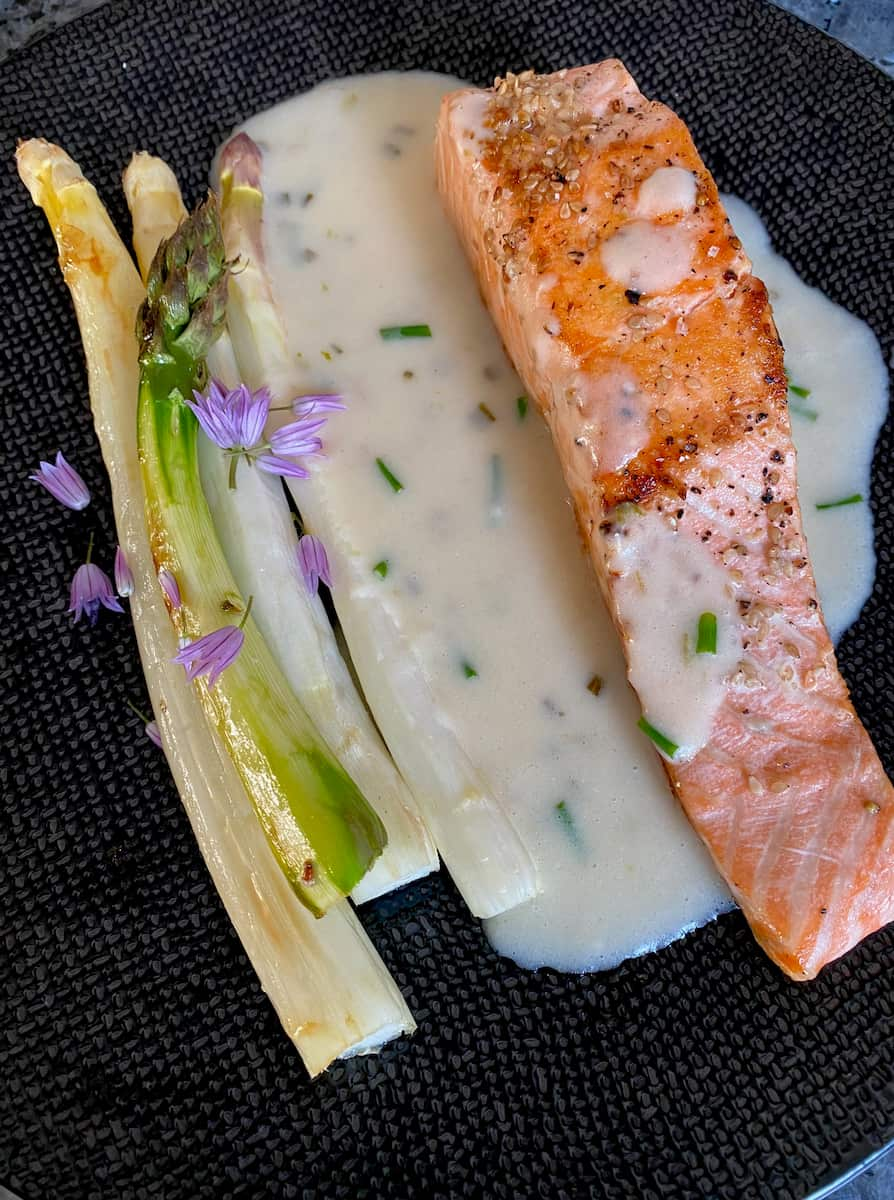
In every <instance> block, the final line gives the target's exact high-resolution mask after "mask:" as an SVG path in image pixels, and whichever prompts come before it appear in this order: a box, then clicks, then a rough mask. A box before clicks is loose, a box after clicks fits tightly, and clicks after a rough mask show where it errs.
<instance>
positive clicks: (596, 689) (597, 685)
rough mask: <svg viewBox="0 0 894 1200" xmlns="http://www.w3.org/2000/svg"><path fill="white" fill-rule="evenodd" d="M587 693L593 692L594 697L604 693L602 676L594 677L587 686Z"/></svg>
mask: <svg viewBox="0 0 894 1200" xmlns="http://www.w3.org/2000/svg"><path fill="white" fill-rule="evenodd" d="M587 691H588V692H592V693H593V695H594V696H598V695H599V693H600V692H601V691H602V676H601V675H594V676H593V678H592V679H591V680H590V682H589V683H588V684H587Z"/></svg>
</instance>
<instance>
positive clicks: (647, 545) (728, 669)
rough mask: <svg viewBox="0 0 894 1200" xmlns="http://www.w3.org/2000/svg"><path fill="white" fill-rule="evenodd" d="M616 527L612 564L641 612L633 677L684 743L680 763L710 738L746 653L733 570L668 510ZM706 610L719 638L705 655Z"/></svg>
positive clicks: (631, 634)
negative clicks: (680, 527)
mask: <svg viewBox="0 0 894 1200" xmlns="http://www.w3.org/2000/svg"><path fill="white" fill-rule="evenodd" d="M615 529H616V530H617V532H616V533H614V534H612V535H611V537H610V539H609V546H610V553H609V559H608V565H609V570H610V571H612V572H615V573H616V574H617V578H616V580H615V588H616V593H617V596H616V599H617V603H618V607H619V609H620V611H622V612H627V613H631V614H634V615H633V616H631V618H630V624H629V625H627V627H626V628H625V631H624V632H625V638H626V641H627V655H628V660H629V678H630V682H631V683H632V684H633V686H634V688H636V692H637V695H638V696H639V700H640V704H641V705H642V709H643V715H644V716H645V718H646V720H647V721H648V722H649V723H650V724H651V725H652V726H653V727H654V728H655V729H657V730H659V731H660V732H661V733H662V734H663V735H664V736H665V737H666V738H668V739H669V740H670V741H671V742H673V743H674V744H675V745H676V746H677V747H678V749H677V750H676V752H674V754H673V758H674V761H675V762H685V761H686V760H687V759H689V758H692V757H693V755H694V754H696V753H697V752H698V751H699V750H701V748H702V747H703V746H704V745H705V743H706V742H707V741H708V738H709V737H710V735H711V727H712V725H713V724H714V717H715V716H716V714H717V710H718V708H719V707H720V704H721V701H722V700H723V697H724V695H725V694H726V690H727V679H728V678H729V676H730V675H731V674H732V672H733V670H734V668H735V665H736V663H737V661H738V659H739V657H740V655H741V652H742V646H741V639H740V629H739V617H738V613H737V611H736V602H735V597H734V593H733V588H732V587H731V585H730V581H729V573H728V572H727V571H725V570H724V569H723V567H721V566H720V565H719V563H718V562H717V561H716V559H715V557H714V555H712V554H711V553H710V552H709V551H708V549H707V548H706V547H705V546H704V545H703V543H702V542H700V541H697V540H695V539H693V538H691V537H689V536H688V534H686V533H680V534H678V533H677V529H676V522H675V521H674V520H673V518H668V517H666V516H664V515H662V514H661V513H658V512H648V513H642V514H641V515H637V514H636V513H633V514H631V515H629V516H628V518H627V519H626V520H623V521H620V522H618V523H616V525H615ZM703 613H712V614H713V615H714V617H715V618H716V638H717V641H716V647H715V650H714V651H712V652H710V653H708V652H707V651H705V652H704V653H701V654H699V653H698V652H697V647H698V627H699V618H700V617H701V615H702V614H703Z"/></svg>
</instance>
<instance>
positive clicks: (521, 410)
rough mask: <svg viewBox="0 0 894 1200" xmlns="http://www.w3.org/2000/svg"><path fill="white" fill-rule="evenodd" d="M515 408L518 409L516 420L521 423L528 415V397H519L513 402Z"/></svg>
mask: <svg viewBox="0 0 894 1200" xmlns="http://www.w3.org/2000/svg"><path fill="white" fill-rule="evenodd" d="M515 407H516V408H517V409H518V419H519V420H520V421H523V420H524V419H525V417H526V416H527V415H528V397H527V396H519V398H518V399H517V400H516V402H515Z"/></svg>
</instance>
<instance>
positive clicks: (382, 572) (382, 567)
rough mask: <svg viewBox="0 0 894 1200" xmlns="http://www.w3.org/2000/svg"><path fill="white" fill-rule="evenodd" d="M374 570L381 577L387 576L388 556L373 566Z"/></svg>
mask: <svg viewBox="0 0 894 1200" xmlns="http://www.w3.org/2000/svg"><path fill="white" fill-rule="evenodd" d="M373 570H374V571H375V573H376V574H377V575H378V577H379V578H380V579H384V578H385V576H386V575H387V574H388V559H387V558H383V559H381V560H380V561H379V562H377V563H376V565H375V566H374V567H373Z"/></svg>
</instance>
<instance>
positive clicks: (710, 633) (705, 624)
mask: <svg viewBox="0 0 894 1200" xmlns="http://www.w3.org/2000/svg"><path fill="white" fill-rule="evenodd" d="M695 652H696V654H716V653H717V617H716V616H715V614H714V613H712V612H703V613H702V615H701V616H700V617H699V619H698V640H697V641H696V643H695Z"/></svg>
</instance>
